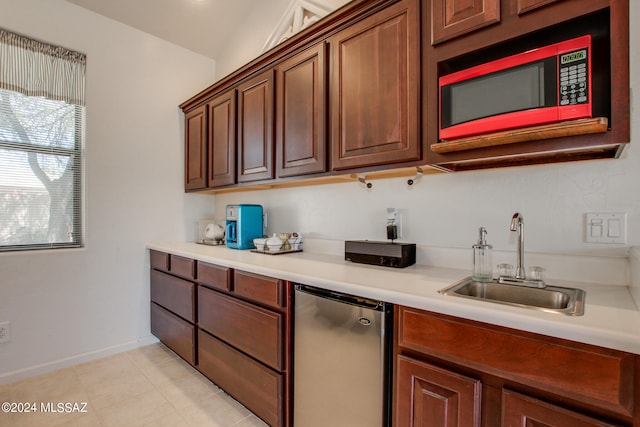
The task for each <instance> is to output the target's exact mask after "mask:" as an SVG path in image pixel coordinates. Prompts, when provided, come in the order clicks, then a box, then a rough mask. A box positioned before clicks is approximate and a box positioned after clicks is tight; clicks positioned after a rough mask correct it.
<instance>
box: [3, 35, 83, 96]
mask: <svg viewBox="0 0 640 427" xmlns="http://www.w3.org/2000/svg"><path fill="white" fill-rule="evenodd" d="M85 68H86V56H85V55H84V54H82V53H79V52H75V51H72V50H69V49H66V48H64V47H60V46H54V45H51V44H47V43H42V42H40V41H37V40H33V39H30V38H27V37H24V36H21V35H19V34H15V33H12V32H9V31H4V30H2V29H0V88H1V89H7V90H12V91H15V92H20V93H22V94H23V95H27V96H42V97H46V98H48V99H51V100H56V101H65V102H67V103H69V104H75V105H85V84H84V82H85Z"/></svg>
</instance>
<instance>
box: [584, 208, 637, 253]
mask: <svg viewBox="0 0 640 427" xmlns="http://www.w3.org/2000/svg"><path fill="white" fill-rule="evenodd" d="M585 217H586V219H585V242H587V243H614V244H622V245H623V244H625V243H627V214H626V212H618V213H588V214H585Z"/></svg>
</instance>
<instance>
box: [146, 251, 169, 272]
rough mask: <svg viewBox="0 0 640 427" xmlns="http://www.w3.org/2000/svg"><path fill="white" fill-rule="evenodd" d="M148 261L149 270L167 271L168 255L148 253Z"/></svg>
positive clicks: (154, 252) (158, 252)
mask: <svg viewBox="0 0 640 427" xmlns="http://www.w3.org/2000/svg"><path fill="white" fill-rule="evenodd" d="M149 259H150V262H151V268H155V269H157V270H162V271H169V254H168V253H165V252H160V251H154V250H153V249H152V250H150V251H149Z"/></svg>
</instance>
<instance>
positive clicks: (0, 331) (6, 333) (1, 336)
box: [0, 322, 11, 342]
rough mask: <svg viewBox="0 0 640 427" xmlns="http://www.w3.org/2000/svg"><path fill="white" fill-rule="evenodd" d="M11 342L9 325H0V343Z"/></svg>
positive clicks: (5, 323)
mask: <svg viewBox="0 0 640 427" xmlns="http://www.w3.org/2000/svg"><path fill="white" fill-rule="evenodd" d="M9 341H11V323H9V322H3V323H0V342H9Z"/></svg>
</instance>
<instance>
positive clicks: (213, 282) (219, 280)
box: [197, 262, 232, 291]
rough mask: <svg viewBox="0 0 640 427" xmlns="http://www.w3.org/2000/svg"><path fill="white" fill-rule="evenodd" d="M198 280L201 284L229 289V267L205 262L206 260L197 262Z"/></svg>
mask: <svg viewBox="0 0 640 427" xmlns="http://www.w3.org/2000/svg"><path fill="white" fill-rule="evenodd" d="M197 270H198V282H200V283H202V284H203V285H206V286H209V287H212V288H217V289H223V290H225V291H230V290H231V271H232V270H231V269H230V268H227V267H219V266H217V265H213V264H207V263H206V262H199V263H198V267H197Z"/></svg>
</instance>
